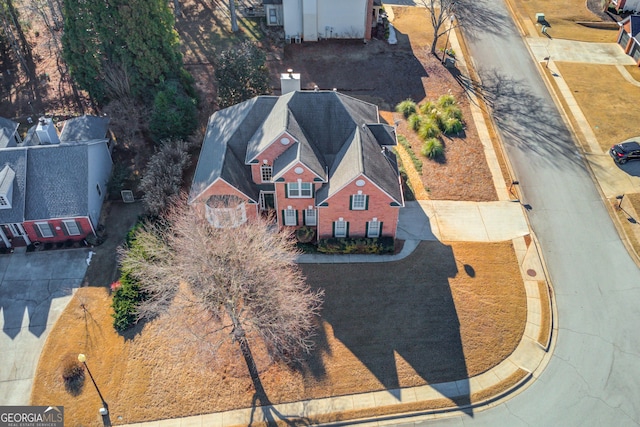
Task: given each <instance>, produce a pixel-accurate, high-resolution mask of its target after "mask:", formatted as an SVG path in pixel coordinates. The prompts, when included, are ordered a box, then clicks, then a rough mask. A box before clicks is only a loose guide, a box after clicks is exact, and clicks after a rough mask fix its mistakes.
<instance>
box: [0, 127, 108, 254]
mask: <svg viewBox="0 0 640 427" xmlns="http://www.w3.org/2000/svg"><path fill="white" fill-rule="evenodd" d="M108 123H109V119H107V118H103V117H91V116H82V117H77V118H74V119H70V120H67V121H65V122H64V127H63V128H62V132H61V133H60V135H58V132H57V130H56V127H55V125H54V123H53V122H52V120H51V119H50V118H41V119H40V120H39V121H38V124H37V125H36V126H34V127H32V128H31V129H30V130H29V132H28V133H27V136H26V137H25V139H24V142H18V141H17V140H16V141H11V143H10V144H6V145H4V146H0V243H1V244H4V246H5V247H7V248H9V247H12V246H25V245H29V244H31V243H35V242H40V243H48V242H52V243H54V242H64V241H67V240H73V241H77V240H82V239H84V238H86V237H87V236H88V235H89V234H95V230H96V228H97V226H98V220H99V218H100V209H101V208H102V202H103V200H104V198H105V195H106V186H107V182H108V180H109V176H110V174H111V166H112V161H111V154H110V148H109V145H110V144H109V142H110V139H109V137H108Z"/></svg>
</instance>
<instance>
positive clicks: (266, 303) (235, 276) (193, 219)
mask: <svg viewBox="0 0 640 427" xmlns="http://www.w3.org/2000/svg"><path fill="white" fill-rule="evenodd" d="M208 208H209V209H216V208H221V209H228V208H229V206H228V205H225V206H222V207H219V206H217V205H214V206H211V205H209V207H208ZM232 208H233V207H232ZM204 213H205V206H195V207H191V206H189V205H187V204H186V202H185V201H184V199H183V200H181V201H180V202H179V203H176V204H175V205H173V206H171V207H170V208H169V209H168V210H167V213H166V215H165V219H164V220H163V221H160V222H155V223H149V224H146V225H145V227H143V228H141V229H140V230H139V231H138V232H137V233H136V235H135V239H136V245H134V249H128V248H122V249H121V250H120V253H121V264H122V268H123V270H125V271H128V272H130V274H131V275H132V276H133V277H134V278H135V279H136V280H138V281H139V282H140V285H141V288H142V289H144V290H145V292H147V293H148V295H149V298H148V299H147V300H146V301H145V302H143V303H142V304H141V305H140V306H139V309H138V312H139V315H140V316H141V317H155V316H157V315H161V314H163V313H165V312H166V311H167V307H169V306H170V305H171V304H172V303H173V302H174V300H176V297H177V296H179V297H180V298H182V299H183V301H188V302H189V304H193V306H194V307H197V309H198V310H200V311H201V312H204V313H206V316H204V317H202V316H197V318H194V319H192V320H193V321H194V322H196V323H197V322H202V323H201V324H202V325H204V326H206V329H203V330H206V333H207V334H209V333H210V332H213V330H215V329H216V328H217V329H219V331H218V332H220V331H222V330H227V329H229V328H227V327H226V325H228V324H231V325H233V326H232V327H231V328H230V329H231V333H230V335H231V339H232V340H233V341H235V342H237V343H238V344H239V345H240V347H241V349H242V351H243V355H245V359H246V358H247V355H249V356H250V352H247V351H246V350H247V349H248V347H245V344H246V345H248V344H249V343H248V341H249V340H250V339H253V337H259V338H260V339H261V341H263V343H264V345H265V346H266V349H267V351H268V352H269V354H270V356H271V357H272V358H274V359H276V360H281V361H285V362H287V363H296V362H298V361H300V360H301V357H302V356H303V355H304V354H305V353H308V352H310V351H311V350H312V348H313V345H314V342H313V336H314V335H315V330H316V328H317V326H318V322H317V318H318V316H319V311H320V308H321V305H322V300H323V292H322V291H317V292H314V291H312V290H311V289H310V288H309V287H308V286H307V284H306V282H305V278H304V276H303V275H302V273H301V271H300V269H299V268H298V266H297V264H296V263H295V260H296V257H297V255H298V251H297V250H296V247H295V242H294V240H293V239H292V236H291V235H290V234H288V233H284V232H278V231H275V230H272V228H273V227H272V224H271V223H270V222H268V221H267V220H265V219H262V218H257V219H249V220H248V221H246V222H245V223H244V224H242V225H240V226H239V227H236V228H215V227H214V226H212V225H211V224H210V223H209V222H208V221H207V220H206V219H205V215H204ZM180 284H183V285H184V286H181V285H180ZM227 320H228V321H229V322H227ZM207 323H209V325H205V324H207ZM214 323H215V324H216V326H215V327H213V328H212V325H213V324H214ZM192 327H194V328H196V327H197V326H196V324H192ZM247 363H249V361H247ZM248 367H249V370H250V371H252V368H254V367H252V366H250V365H248ZM256 372H257V371H256Z"/></svg>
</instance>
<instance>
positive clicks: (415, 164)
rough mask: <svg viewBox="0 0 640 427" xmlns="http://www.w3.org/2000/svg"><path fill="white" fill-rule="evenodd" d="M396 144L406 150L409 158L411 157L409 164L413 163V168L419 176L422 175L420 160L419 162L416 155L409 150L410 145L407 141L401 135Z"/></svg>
mask: <svg viewBox="0 0 640 427" xmlns="http://www.w3.org/2000/svg"><path fill="white" fill-rule="evenodd" d="M398 142H399V143H400V145H402V146H403V147H404V148H405V149H406V151H407V153H408V154H409V157H411V162H412V163H413V167H415V168H416V171H418V173H419V174H422V160H420V159H419V158H418V156H416V153H414V152H413V150H412V149H411V144H409V141H407V138H405V137H404V136H402V135H398ZM398 158H399V157H398Z"/></svg>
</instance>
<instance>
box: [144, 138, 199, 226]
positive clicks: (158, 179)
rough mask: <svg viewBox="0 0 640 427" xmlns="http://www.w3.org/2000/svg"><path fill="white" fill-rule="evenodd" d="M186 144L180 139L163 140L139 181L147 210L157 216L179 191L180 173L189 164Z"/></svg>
mask: <svg viewBox="0 0 640 427" xmlns="http://www.w3.org/2000/svg"><path fill="white" fill-rule="evenodd" d="M188 148H189V147H188V144H187V143H186V142H185V141H182V140H167V141H163V142H162V143H161V145H160V149H159V150H158V151H157V152H156V153H155V154H154V155H153V156H152V157H151V159H150V160H149V163H148V164H147V168H146V170H145V172H144V176H143V177H142V181H141V182H140V190H142V191H143V192H144V196H142V201H143V203H144V206H145V208H146V210H147V212H148V213H149V214H151V215H154V216H157V215H160V214H161V213H162V211H163V210H164V209H165V208H166V207H167V205H169V204H170V202H171V200H172V199H173V198H175V197H176V196H177V195H178V194H179V193H180V188H181V187H182V175H183V174H184V170H185V169H186V168H187V166H188V165H189V159H190V157H191V156H189V153H188Z"/></svg>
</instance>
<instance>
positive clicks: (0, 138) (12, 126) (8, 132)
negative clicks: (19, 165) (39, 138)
mask: <svg viewBox="0 0 640 427" xmlns="http://www.w3.org/2000/svg"><path fill="white" fill-rule="evenodd" d="M19 126H20V124H19V123H16V122H14V121H12V120H9V119H5V118H4V117H0V148H6V147H15V146H16V144H15V140H14V139H13V136H14V135H15V133H16V132H17V131H18V127H19Z"/></svg>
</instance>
